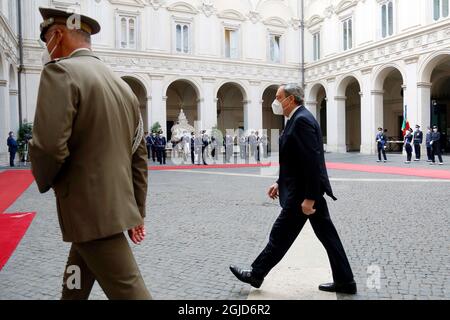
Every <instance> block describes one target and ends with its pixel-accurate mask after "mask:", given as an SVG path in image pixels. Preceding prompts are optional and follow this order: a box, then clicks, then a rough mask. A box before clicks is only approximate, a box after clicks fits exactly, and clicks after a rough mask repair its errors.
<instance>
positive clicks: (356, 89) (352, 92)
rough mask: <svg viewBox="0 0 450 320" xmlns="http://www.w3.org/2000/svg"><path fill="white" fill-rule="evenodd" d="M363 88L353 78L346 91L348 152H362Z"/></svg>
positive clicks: (346, 139)
mask: <svg viewBox="0 0 450 320" xmlns="http://www.w3.org/2000/svg"><path fill="white" fill-rule="evenodd" d="M360 92H361V87H360V86H359V83H358V81H357V80H356V79H355V78H353V79H352V80H351V81H350V82H349V84H348V86H347V89H346V90H345V97H346V98H347V99H346V100H345V122H346V124H347V125H346V133H345V137H346V138H345V141H346V144H347V152H360V150H361V94H360Z"/></svg>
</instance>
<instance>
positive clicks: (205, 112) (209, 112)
mask: <svg viewBox="0 0 450 320" xmlns="http://www.w3.org/2000/svg"><path fill="white" fill-rule="evenodd" d="M214 83H215V79H214V78H203V97H202V98H201V99H200V107H199V109H200V110H199V114H201V117H200V119H201V123H202V128H203V129H205V130H211V129H212V128H214V127H217V98H216V97H214Z"/></svg>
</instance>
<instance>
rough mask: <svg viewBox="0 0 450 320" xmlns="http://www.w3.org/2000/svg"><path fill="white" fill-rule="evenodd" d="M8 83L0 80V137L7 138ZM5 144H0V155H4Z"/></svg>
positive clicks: (5, 150)
mask: <svg viewBox="0 0 450 320" xmlns="http://www.w3.org/2000/svg"><path fill="white" fill-rule="evenodd" d="M7 86H8V81H6V80H0V137H3V138H4V137H8V132H9V129H8V119H9V101H8V99H7V94H6V93H7ZM7 151H8V148H7V146H6V143H5V142H3V141H2V143H0V154H1V153H6V152H7Z"/></svg>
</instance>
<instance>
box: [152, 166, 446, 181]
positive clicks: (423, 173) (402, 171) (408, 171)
mask: <svg viewBox="0 0 450 320" xmlns="http://www.w3.org/2000/svg"><path fill="white" fill-rule="evenodd" d="M270 166H274V167H276V166H279V163H276V162H272V163H260V164H216V165H208V166H193V165H184V166H151V167H149V169H150V170H154V171H165V170H193V169H237V168H261V167H270ZM327 168H328V169H329V170H330V169H331V170H344V171H356V172H368V173H381V174H392V175H400V176H412V177H423V178H432V179H444V180H450V170H438V169H423V168H414V167H408V168H404V167H388V166H384V165H378V166H377V165H367V164H352V163H336V162H327ZM436 168H438V167H436Z"/></svg>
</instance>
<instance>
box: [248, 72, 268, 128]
mask: <svg viewBox="0 0 450 320" xmlns="http://www.w3.org/2000/svg"><path fill="white" fill-rule="evenodd" d="M249 95H250V100H248V101H247V108H246V109H244V110H245V114H244V119H246V121H244V122H245V123H246V126H245V130H249V129H250V130H255V131H261V130H262V128H263V114H262V113H263V112H262V108H263V100H262V92H261V82H259V81H252V82H250V93H249Z"/></svg>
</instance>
